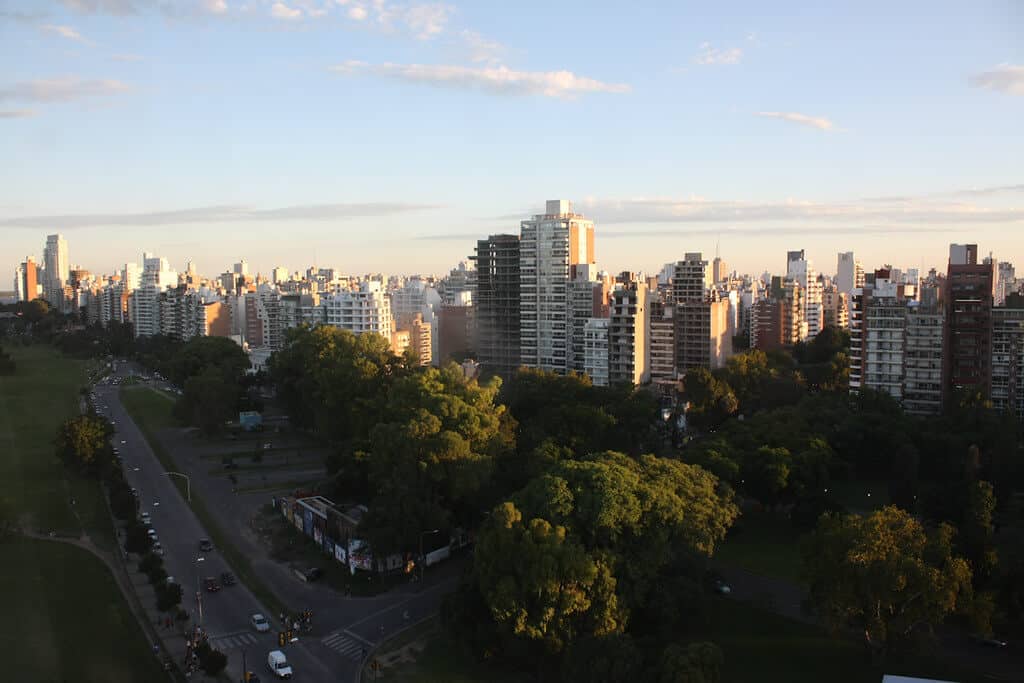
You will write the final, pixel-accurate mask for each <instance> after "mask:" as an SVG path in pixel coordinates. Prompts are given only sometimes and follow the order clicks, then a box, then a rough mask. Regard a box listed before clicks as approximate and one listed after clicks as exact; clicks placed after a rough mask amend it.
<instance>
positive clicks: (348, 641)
mask: <svg viewBox="0 0 1024 683" xmlns="http://www.w3.org/2000/svg"><path fill="white" fill-rule="evenodd" d="M320 642H321V643H323V644H324V645H326V646H327V647H329V648H331V649H332V650H334V651H335V652H337V653H338V654H339V655H341V656H343V657H347V658H349V659H353V660H355V661H359V659H360V658H362V656H363V648H364V647H365V646H364V645H363V644H362V643H360V642H359V641H358V640H356V639H355V638H352V637H351V636H348V635H346V634H345V632H344V631H336V632H335V633H332V634H331V635H329V636H326V637H324V638H323V639H321V641H320Z"/></svg>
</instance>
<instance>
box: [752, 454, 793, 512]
mask: <svg viewBox="0 0 1024 683" xmlns="http://www.w3.org/2000/svg"><path fill="white" fill-rule="evenodd" d="M792 463H793V458H792V457H791V456H790V454H789V449H786V448H771V447H770V446H761V447H760V448H759V449H757V451H756V452H755V453H752V454H751V455H749V456H748V457H746V458H745V459H744V460H743V480H744V483H743V487H744V490H746V491H747V492H749V493H750V495H752V496H753V497H754V498H756V499H757V500H759V501H761V502H762V503H764V504H765V505H775V504H777V503H778V502H779V500H780V499H781V498H782V492H783V491H784V490H785V489H786V487H787V486H788V485H789V474H790V471H791V468H792Z"/></svg>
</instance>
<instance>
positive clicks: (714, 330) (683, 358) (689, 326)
mask: <svg viewBox="0 0 1024 683" xmlns="http://www.w3.org/2000/svg"><path fill="white" fill-rule="evenodd" d="M709 284H710V283H709V278H708V262H707V261H705V260H704V259H703V257H702V255H701V254H700V253H699V252H697V253H687V254H686V256H685V258H684V260H682V261H679V262H677V263H676V267H675V274H674V276H673V278H672V303H673V307H674V312H673V315H674V320H675V351H676V354H675V355H676V372H678V373H680V374H681V373H684V372H686V371H687V370H690V369H691V368H712V369H714V368H720V367H722V366H723V365H725V361H726V360H727V359H728V357H729V356H730V355H731V352H732V340H731V339H730V338H729V302H728V301H724V300H721V299H720V298H719V296H718V291H717V290H715V289H709V288H708V285H709Z"/></svg>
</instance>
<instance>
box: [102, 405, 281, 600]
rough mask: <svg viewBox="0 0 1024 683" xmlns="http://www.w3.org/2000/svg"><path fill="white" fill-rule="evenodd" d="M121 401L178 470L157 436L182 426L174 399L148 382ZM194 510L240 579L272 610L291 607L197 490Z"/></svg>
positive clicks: (178, 481)
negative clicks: (261, 576) (257, 570)
mask: <svg viewBox="0 0 1024 683" xmlns="http://www.w3.org/2000/svg"><path fill="white" fill-rule="evenodd" d="M120 398H121V403H122V405H124V407H125V410H127V411H128V414H129V415H131V417H132V420H134V422H135V424H137V425H138V426H139V429H140V430H142V434H143V435H144V436H145V437H146V441H147V442H148V443H149V447H150V448H152V449H153V452H154V453H155V454H156V457H157V459H158V460H159V461H160V464H161V465H163V468H164V469H165V470H167V471H177V470H178V469H179V468H178V466H177V464H176V463H175V462H174V459H173V458H172V457H171V455H170V453H168V452H167V449H165V448H164V446H163V444H162V443H161V442H160V439H159V438H158V436H157V432H159V431H160V430H161V429H165V428H167V427H175V426H178V422H177V421H176V420H175V418H174V415H173V414H172V413H171V411H172V410H173V408H174V399H173V398H171V397H170V396H169V395H168V394H166V393H164V392H161V391H157V390H155V389H151V388H149V387H146V386H135V387H127V388H122V389H121V392H120ZM173 479H174V485H175V486H177V487H178V491H179V492H180V493H181V497H182V498H185V493H186V491H185V489H186V484H185V482H184V481H182V480H181V479H180V478H179V477H174V478H173ZM189 505H190V506H191V508H192V511H193V512H195V513H196V517H198V518H199V521H200V523H201V524H202V525H203V527H204V528H205V529H206V531H207V532H208V533H209V534H210V540H212V541H213V543H214V545H216V546H217V548H218V549H219V550H220V552H221V554H222V555H223V556H224V558H225V559H226V560H227V561H228V563H229V564H230V565H231V567H232V569H234V570H235V574H236V575H237V576H238V580H239V581H241V582H242V583H244V584H245V585H246V586H248V587H249V590H251V591H252V592H253V593H254V594H255V595H256V597H257V598H259V600H260V602H262V603H263V604H264V605H265V606H266V607H267V609H269V610H270V613H271V614H276V613H278V612H284V611H290V610H288V609H287V608H286V607H285V605H284V603H282V602H281V601H280V600H279V599H278V598H277V596H276V595H274V594H273V593H272V592H271V591H270V589H269V588H267V587H266V585H265V584H264V583H263V582H262V581H261V580H260V579H259V577H257V576H256V574H255V572H253V570H252V565H251V564H250V562H249V558H248V557H246V556H245V555H243V554H242V553H241V552H240V551H239V550H238V548H236V547H235V545H234V544H233V543H231V540H230V538H231V537H230V535H229V534H227V533H225V532H224V531H223V530H222V529H221V528H220V526H219V525H218V524H217V522H216V521H215V519H214V516H213V515H212V514H210V511H209V510H208V509H207V508H206V505H205V504H204V503H203V500H202V497H201V496H199V495H198V494H195V492H193V495H192V502H191V503H190V504H189Z"/></svg>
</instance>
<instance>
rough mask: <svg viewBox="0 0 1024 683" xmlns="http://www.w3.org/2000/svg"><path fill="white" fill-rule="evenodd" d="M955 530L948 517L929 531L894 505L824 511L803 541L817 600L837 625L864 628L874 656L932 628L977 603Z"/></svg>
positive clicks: (826, 616) (813, 596) (812, 591)
mask: <svg viewBox="0 0 1024 683" xmlns="http://www.w3.org/2000/svg"><path fill="white" fill-rule="evenodd" d="M953 533H954V532H953V528H952V527H950V526H948V525H945V524H944V525H941V526H939V527H938V528H937V529H935V530H932V531H926V530H925V528H924V527H923V526H922V525H921V523H920V522H918V521H917V520H916V519H914V518H913V517H912V516H911V515H909V514H908V513H907V512H905V511H903V510H901V509H899V508H897V507H893V506H890V507H886V508H883V509H882V510H879V511H877V512H874V513H872V514H871V515H869V516H867V517H861V516H857V515H846V516H836V515H824V516H823V517H822V518H821V520H820V521H819V523H818V526H817V528H816V529H815V531H814V532H813V533H812V534H811V535H810V537H809V538H808V540H807V541H806V543H805V545H804V548H803V552H804V563H805V564H804V566H805V570H806V573H807V578H808V579H809V581H810V599H811V602H812V603H813V604H814V606H815V608H816V610H817V612H818V614H820V615H821V616H822V618H823V619H824V620H825V621H826V622H827V623H828V624H829V625H830V626H831V627H832V628H835V629H841V628H852V629H854V630H856V631H857V632H859V633H862V634H863V636H864V640H865V642H866V643H867V645H868V646H869V647H870V649H871V651H872V653H873V655H875V656H884V655H885V654H886V653H887V652H889V651H890V650H891V649H893V648H896V647H899V646H902V645H905V644H907V643H908V642H912V641H913V640H915V639H916V638H918V637H920V636H922V635H927V634H930V632H931V630H932V629H933V628H934V627H935V626H937V625H939V624H940V623H941V622H942V621H943V620H944V619H945V618H946V617H947V616H948V615H950V614H952V613H954V612H957V611H960V612H965V613H966V612H970V610H971V609H972V607H973V600H974V596H973V591H972V588H971V568H970V566H969V565H968V563H967V561H966V560H964V559H963V558H962V557H957V556H955V555H954V554H953V545H952V538H953Z"/></svg>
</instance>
